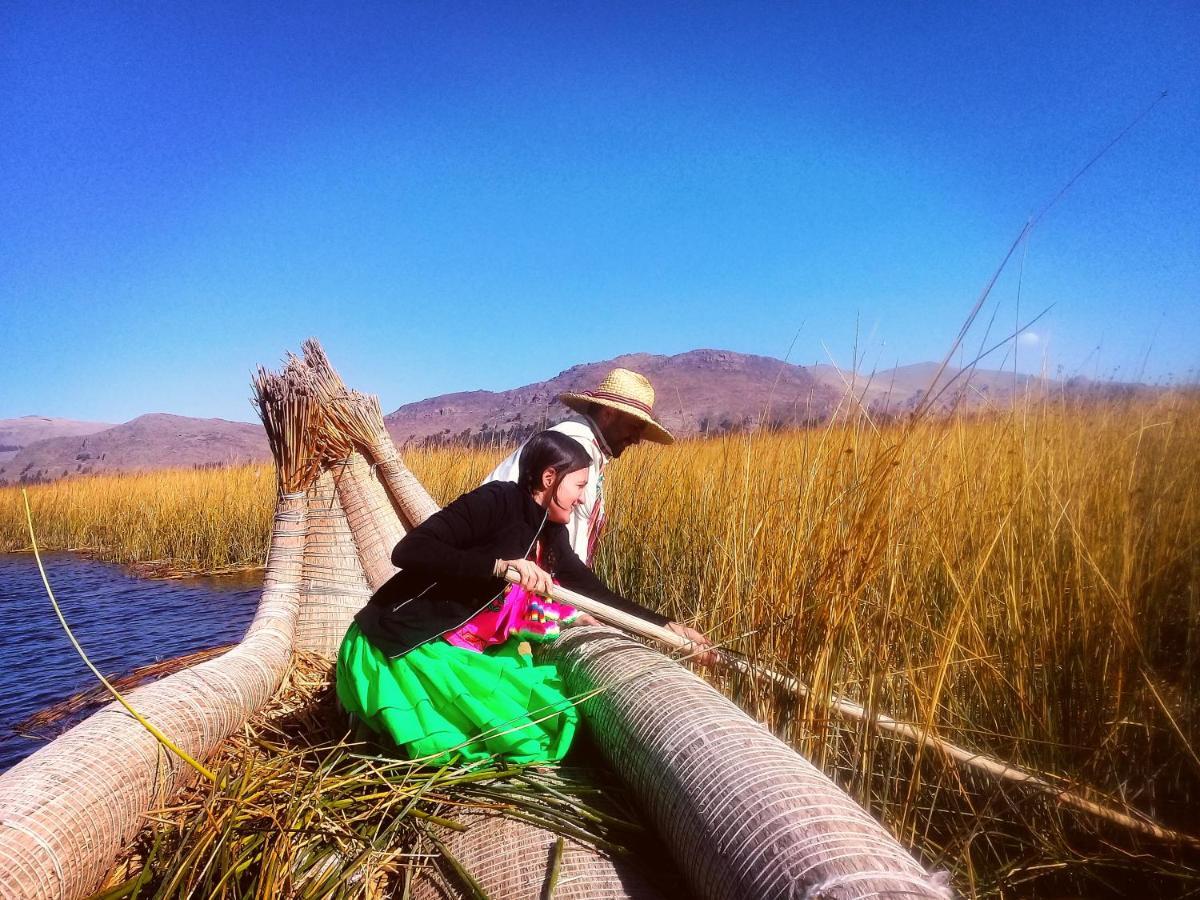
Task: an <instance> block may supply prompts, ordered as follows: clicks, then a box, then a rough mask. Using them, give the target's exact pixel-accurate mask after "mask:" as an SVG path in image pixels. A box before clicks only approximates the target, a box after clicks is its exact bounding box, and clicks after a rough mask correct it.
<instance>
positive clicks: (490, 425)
mask: <svg viewBox="0 0 1200 900" xmlns="http://www.w3.org/2000/svg"><path fill="white" fill-rule="evenodd" d="M618 366H622V367H625V368H630V369H633V370H635V371H638V372H641V373H642V374H643V375H645V376H646V377H648V378H649V379H650V381H651V384H652V385H653V386H654V388H655V392H656V403H655V415H656V417H657V418H658V419H659V421H661V422H662V423H663V424H664V425H665V426H666V427H667V428H668V429H669V430H671V431H672V433H674V434H676V435H677V436H679V437H688V436H693V435H698V434H721V433H725V432H729V431H738V430H746V429H753V428H757V427H761V426H764V425H765V426H767V427H772V428H785V427H805V426H810V425H814V424H817V423H820V422H824V421H827V420H829V418H830V417H832V416H836V415H839V414H841V412H842V411H844V410H846V409H848V408H852V407H854V406H856V405H858V404H861V405H862V406H865V407H866V408H867V409H869V410H870V411H871V412H872V413H873V414H874V415H876V416H879V417H881V418H886V417H888V416H891V415H902V414H905V413H907V412H910V411H912V410H913V409H915V408H916V406H917V404H918V403H919V401H920V400H921V398H922V397H923V396H924V395H925V391H926V389H927V388H928V387H929V381H930V380H931V378H932V376H933V374H934V373H935V372H936V371H937V370H938V369H939V364H937V363H932V362H925V363H915V364H910V365H905V366H897V367H895V368H893V369H887V370H883V371H877V372H873V373H869V374H866V373H853V372H850V371H849V370H839V369H837V368H836V367H834V366H829V365H816V366H797V365H793V364H791V363H787V362H785V361H783V360H779V359H774V358H772V357H768V356H758V355H755V354H746V353H736V352H734V351H731V350H718V349H711V348H702V349H696V350H689V351H687V352H685V353H678V354H674V355H657V354H651V353H627V354H623V355H621V356H617V357H614V358H613V359H608V360H601V361H598V362H589V363H580V364H577V365H574V366H571V367H569V368H567V369H564V370H563V371H561V372H559V373H558V374H557V375H554V376H551V377H550V378H547V379H546V380H544V381H538V382H532V383H530V384H525V385H521V386H519V387H515V388H510V389H507V390H502V391H491V390H484V389H476V390H465V391H455V392H450V393H446V394H439V395H437V396H435V397H428V398H426V399H424V400H418V401H415V402H413V403H407V404H404V405H402V406H400V407H397V408H396V409H394V410H393V411H392V412H390V413H387V414H386V415H385V416H384V422H385V424H386V426H387V429H388V431H389V433H390V434H391V435H392V438H393V440H395V442H396V444H397V445H398V446H400V447H401V448H404V447H412V446H421V445H425V446H429V445H439V444H446V443H457V442H461V443H466V444H477V445H495V444H499V443H507V442H511V441H515V440H519V439H522V438H524V437H525V436H527V435H528V434H530V433H532V432H533V431H535V430H537V429H538V428H541V427H545V425H547V424H550V423H552V422H555V421H558V420H559V419H561V418H563V417H564V416H566V415H567V414H568V411H567V409H566V408H565V407H563V406H562V405H561V404H559V403H558V402H557V397H558V396H559V395H560V394H562V393H564V392H567V391H581V390H585V389H587V388H592V387H595V386H596V385H598V384H599V383H600V380H601V379H602V378H603V377H604V375H605V374H606V373H607V372H608V371H609V370H610V369H612V368H615V367H618ZM959 371H960V370H958V369H956V368H954V367H947V368H946V370H945V371H943V372H942V373H941V375H940V376H939V378H938V385H937V389H936V390H935V392H934V393H935V394H937V395H938V396H937V400H936V404H935V405H934V409H935V411H937V412H946V411H949V410H951V409H962V410H980V409H987V408H1002V407H1004V406H1006V405H1008V404H1010V403H1011V402H1012V400H1013V398H1015V397H1017V396H1020V395H1022V394H1024V393H1026V392H1029V391H1036V390H1044V389H1047V388H1049V387H1052V386H1053V387H1058V388H1060V389H1062V390H1069V391H1071V392H1072V393H1074V394H1079V395H1089V396H1109V395H1112V394H1113V393H1114V392H1117V393H1129V392H1130V391H1134V390H1147V391H1148V390H1152V389H1151V388H1148V387H1146V386H1144V385H1114V384H1109V383H1103V382H1092V381H1088V380H1087V379H1072V380H1070V381H1067V382H1057V381H1050V380H1047V379H1042V378H1040V377H1037V376H1031V375H1014V373H1012V372H997V371H991V370H979V369H977V370H975V371H973V372H972V373H971V377H970V379H969V380H968V379H965V378H958V379H957V381H955V380H954V379H955V378H956V376H957V375H958V374H959ZM947 385H949V388H948V389H945V388H946V386H947ZM6 435H7V436H9V437H8V440H10V441H11V442H12V443H11V444H5V439H6V438H5V436H6ZM37 435H48V436H42V437H40V438H39V439H37V440H29V439H28V437H29V436H37ZM18 436H21V437H22V440H23V442H22V443H19V444H18ZM0 446H15V447H16V449H12V450H9V451H0V452H3V453H4V455H3V456H0V484H5V483H13V482H27V481H46V480H53V479H57V478H62V477H67V476H71V475H85V474H92V473H99V472H111V471H131V470H147V469H159V468H166V467H188V468H191V467H208V466H221V465H231V464H235V463H241V462H252V461H259V460H262V461H266V460H269V459H270V452H269V448H268V446H267V441H266V436H265V435H264V433H263V430H262V428H261V427H260V426H259V425H257V424H252V423H248V422H234V421H230V420H228V419H218V418H210V419H201V418H193V417H189V416H179V415H175V414H172V413H146V414H144V415H141V416H137V417H136V418H134V419H131V420H129V421H128V422H124V423H121V424H119V425H108V424H107V423H98V422H82V421H77V420H70V419H51V418H49V417H41V416H24V417H21V418H19V419H0Z"/></svg>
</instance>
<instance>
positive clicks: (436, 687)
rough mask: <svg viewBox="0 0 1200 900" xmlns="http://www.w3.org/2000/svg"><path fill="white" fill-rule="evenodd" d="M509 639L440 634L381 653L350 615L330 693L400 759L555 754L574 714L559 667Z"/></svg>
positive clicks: (516, 758) (562, 748)
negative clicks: (483, 646) (484, 646)
mask: <svg viewBox="0 0 1200 900" xmlns="http://www.w3.org/2000/svg"><path fill="white" fill-rule="evenodd" d="M518 646H519V644H518V642H517V641H515V640H508V641H506V642H505V643H504V644H501V645H499V646H496V647H491V648H489V649H488V650H486V651H484V652H483V653H476V652H475V651H473V650H464V649H463V648H461V647H455V646H453V645H451V644H448V643H446V642H445V641H443V640H441V639H440V638H439V639H436V640H432V641H429V642H428V643H425V644H422V645H421V646H420V647H417V648H416V649H415V650H410V651H409V652H408V653H405V654H404V655H403V656H397V657H394V658H388V656H387V655H386V654H384V653H382V652H381V651H379V650H378V649H376V647H375V646H374V645H373V644H372V643H371V642H370V641H369V640H367V638H366V637H365V636H363V633H362V632H361V631H359V628H358V625H357V624H352V625H351V626H350V629H349V630H348V631H347V632H346V636H345V638H343V639H342V646H341V649H340V650H339V652H338V661H337V695H338V700H340V701H341V704H342V707H343V708H344V709H345V710H346V711H347V712H348V713H350V714H351V715H352V716H354V717H356V718H357V719H359V721H361V722H363V723H364V724H365V725H366V726H367V727H368V728H370V729H371V730H372V731H374V732H375V733H376V734H378V735H380V736H381V737H384V738H386V739H388V740H390V741H391V742H392V743H394V744H395V745H396V747H397V748H398V749H399V750H400V751H401V754H402V755H403V756H404V757H405V758H407V759H412V760H420V761H421V762H424V763H427V764H429V765H444V764H446V763H449V762H452V761H454V760H455V759H458V760H460V761H474V760H481V759H487V758H489V757H500V758H503V759H504V760H506V761H508V762H513V763H541V762H557V761H558V760H560V759H562V758H563V755H564V754H566V752H567V748H568V747H570V745H571V738H572V737H573V736H574V734H575V726H576V724H577V723H578V721H579V715H578V713H577V712H576V710H575V707H574V705H573V704H572V703H571V702H570V701H569V700H568V699H567V698H566V697H565V696H563V692H562V681H561V679H560V678H559V675H558V670H557V669H556V668H555V667H554V666H539V665H535V664H534V662H533V658H532V657H531V656H529V655H527V654H523V653H520V652H519V651H518V649H517V648H518Z"/></svg>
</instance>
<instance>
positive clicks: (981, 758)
mask: <svg viewBox="0 0 1200 900" xmlns="http://www.w3.org/2000/svg"><path fill="white" fill-rule="evenodd" d="M504 577H505V579H506V580H508V581H510V582H512V583H513V584H519V583H520V581H521V575H520V573H519V572H518V571H517V570H516V569H514V568H512V567H511V566H510V567H509V569H508V571H507V572H506V573H505V576H504ZM549 596H550V599H552V600H556V601H558V602H560V603H567V604H570V605H571V606H574V607H575V608H576V609H581V610H583V611H584V612H586V613H588V614H589V615H592V616H595V617H596V618H597V619H600V620H601V621H603V622H607V623H608V624H610V625H615V626H617V627H618V628H620V629H622V630H623V631H627V632H629V633H630V634H635V635H637V636H638V637H644V638H648V639H650V640H654V641H658V642H659V643H661V644H665V645H666V646H668V647H670V648H672V649H673V650H679V651H682V652H685V653H696V652H698V651H699V650H700V648H697V647H696V645H695V644H694V643H693V642H692V641H689V640H688V639H687V638H684V637H680V636H679V635H677V634H676V633H675V632H673V631H671V630H669V629H667V628H663V627H662V626H661V625H655V624H654V623H652V622H647V621H646V620H645V619H642V618H640V617H638V616H635V615H632V614H630V613H627V612H625V611H623V610H620V609H616V608H614V607H612V606H609V605H608V604H606V603H601V602H600V601H599V600H593V599H592V598H591V597H586V596H584V595H583V594H579V593H576V592H575V591H571V590H568V589H567V588H564V587H561V586H559V585H555V586H554V588H553V589H552V590H551V591H550V594H549ZM714 652H715V653H716V654H717V659H718V664H719V665H720V666H721V667H722V668H725V669H730V670H732V671H735V672H740V673H742V674H744V675H749V676H751V677H753V678H757V679H759V680H760V681H764V682H767V683H768V684H771V685H776V686H778V687H781V688H783V689H784V690H786V691H788V692H790V693H792V694H794V695H795V696H798V697H808V696H809V695H810V694H811V693H812V692H811V689H810V688H809V687H808V685H806V684H804V682H802V681H800V680H799V679H798V678H795V677H793V676H791V675H784V674H783V673H781V672H776V671H773V670H771V669H767V668H764V667H762V666H758V665H755V664H754V663H752V662H751V661H750V660H748V659H746V658H745V657H743V656H740V655H738V654H736V653H730V652H729V651H727V650H722V649H720V648H716V649H715V650H714ZM828 703H829V706H830V708H831V709H832V710H833V711H834V712H836V713H838V714H839V715H841V716H844V717H845V718H848V719H853V720H854V721H857V722H866V723H868V724H869V725H871V727H873V728H876V729H878V730H879V731H884V732H887V733H889V734H894V735H897V736H898V737H902V738H904V739H905V740H909V741H912V742H913V743H915V744H917V745H918V746H925V747H931V748H933V749H935V750H938V751H941V752H942V753H943V754H945V756H947V757H948V758H949V759H951V760H953V761H954V762H956V763H958V764H959V765H963V766H967V767H969V768H972V769H975V770H976V771H979V772H983V773H985V774H987V775H989V776H991V777H992V778H995V779H997V780H1001V781H1008V782H1012V783H1014V784H1023V785H1026V786H1027V787H1031V788H1033V789H1034V790H1036V791H1038V792H1039V793H1042V794H1045V795H1046V796H1048V797H1051V798H1052V799H1054V800H1056V801H1058V802H1059V803H1062V804H1063V805H1064V806H1070V807H1072V808H1074V809H1077V810H1080V811H1081V812H1085V813H1088V814H1089V815H1092V816H1095V817H1096V818H1099V819H1103V820H1105V821H1107V822H1112V823H1114V824H1117V825H1121V826H1122V827H1124V828H1128V829H1129V830H1131V831H1136V832H1138V833H1140V834H1145V835H1149V836H1151V837H1154V838H1157V839H1159V840H1162V841H1169V842H1173V843H1179V844H1184V845H1186V846H1190V847H1200V838H1197V837H1195V836H1194V835H1190V834H1185V833H1183V832H1180V831H1175V830H1174V829H1171V828H1166V827H1164V826H1162V825H1159V824H1158V823H1156V822H1154V821H1151V820H1150V819H1148V818H1145V817H1140V818H1139V817H1134V816H1132V815H1130V814H1129V813H1126V812H1122V811H1121V810H1117V809H1113V808H1111V807H1108V806H1104V805H1103V804H1100V803H1096V802H1095V801H1093V800H1089V799H1087V798H1086V797H1084V796H1082V795H1080V794H1077V793H1075V792H1074V791H1068V790H1064V789H1062V788H1060V787H1058V786H1057V785H1055V784H1052V783H1051V782H1049V781H1047V780H1046V779H1045V778H1042V777H1041V776H1040V775H1035V774H1033V773H1032V772H1029V771H1026V770H1025V769H1022V768H1020V767H1019V766H1014V765H1012V764H1011V763H1007V762H1004V761H1003V760H1000V759H996V758H995V757H993V756H988V755H987V754H984V753H977V752H975V751H973V750H968V749H967V748H965V747H960V746H959V745H958V744H954V743H951V742H950V741H947V740H944V739H942V738H939V737H937V736H936V735H932V734H930V733H929V732H928V731H926V730H924V729H923V728H918V727H917V726H915V725H910V724H908V723H906V722H898V721H896V720H895V719H893V718H892V717H891V716H888V715H885V714H883V713H875V714H872V713H869V712H867V710H866V709H865V708H864V707H863V706H862V705H861V704H858V703H855V702H853V701H852V700H846V699H844V698H842V697H837V696H832V697H830V698H829V700H828Z"/></svg>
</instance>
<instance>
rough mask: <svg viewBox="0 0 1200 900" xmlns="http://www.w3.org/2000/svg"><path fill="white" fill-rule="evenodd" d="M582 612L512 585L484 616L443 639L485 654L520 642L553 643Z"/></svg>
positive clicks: (479, 615) (482, 614)
mask: <svg viewBox="0 0 1200 900" xmlns="http://www.w3.org/2000/svg"><path fill="white" fill-rule="evenodd" d="M578 616H579V610H577V609H576V608H575V607H573V606H568V605H567V604H565V603H556V602H554V601H553V600H547V599H545V598H543V597H539V596H537V595H536V594H530V593H529V592H528V591H526V590H525V589H524V588H523V587H521V586H520V585H519V584H510V585H509V586H508V590H506V591H505V592H504V596H503V597H502V598H500V599H499V600H493V601H492V603H491V605H490V606H489V607H488V608H487V609H485V610H484V611H483V612H481V613H478V614H477V615H476V616H475V617H474V618H473V619H471V620H470V621H469V622H467V623H466V624H464V625H461V626H459V627H458V628H456V629H455V630H454V631H447V632H446V633H445V634H443V635H442V637H444V638H445V639H446V640H447V641H448V642H449V643H451V644H453V645H454V646H455V647H462V648H463V649H464V650H474V651H475V652H477V653H482V652H483V651H484V650H485V649H486V648H487V647H491V646H493V645H495V644H503V643H504V642H505V641H507V640H508V639H509V638H510V637H515V638H517V639H518V640H532V641H552V640H554V639H555V638H556V637H558V634H559V625H560V624H567V623H570V622H573V621H575V619H576V618H577V617H578Z"/></svg>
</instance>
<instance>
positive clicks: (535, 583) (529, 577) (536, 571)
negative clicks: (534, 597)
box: [504, 559, 554, 596]
mask: <svg viewBox="0 0 1200 900" xmlns="http://www.w3.org/2000/svg"><path fill="white" fill-rule="evenodd" d="M504 566H505V568H508V567H510V566H511V567H512V568H514V569H516V570H517V571H518V572H519V573H520V574H521V582H520V584H521V587H523V588H525V590H527V591H529V592H530V593H531V594H541V595H543V596H545V595H547V594H549V593H550V588H552V587H553V586H554V581H553V580H552V579H551V578H550V573H549V572H547V571H546V570H545V569H543V568H542V567H541V566H539V565H538V564H537V563H535V562H534V561H533V560H531V559H506V560H504Z"/></svg>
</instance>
